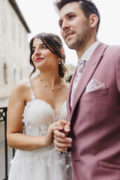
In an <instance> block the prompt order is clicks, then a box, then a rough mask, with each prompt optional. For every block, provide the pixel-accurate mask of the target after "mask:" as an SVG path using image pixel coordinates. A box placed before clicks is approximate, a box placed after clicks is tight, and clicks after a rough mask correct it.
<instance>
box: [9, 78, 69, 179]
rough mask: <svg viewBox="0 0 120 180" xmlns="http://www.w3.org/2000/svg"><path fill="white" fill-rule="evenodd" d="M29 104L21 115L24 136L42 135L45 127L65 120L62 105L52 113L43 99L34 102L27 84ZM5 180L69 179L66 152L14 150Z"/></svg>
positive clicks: (50, 148)
mask: <svg viewBox="0 0 120 180" xmlns="http://www.w3.org/2000/svg"><path fill="white" fill-rule="evenodd" d="M27 83H28V85H29V87H30V91H31V101H30V102H27V104H26V106H25V110H24V114H23V123H24V134H27V135H30V136H42V135H45V134H46V132H47V129H48V126H49V125H50V124H51V123H52V122H54V121H57V120H58V119H67V110H66V103H64V104H63V106H62V107H61V109H60V111H55V110H54V109H53V108H52V107H51V105H49V104H48V103H46V102H45V101H43V100H40V99H35V96H34V93H33V91H32V88H31V84H30V81H28V82H27ZM9 180H72V163H71V154H70V153H60V152H57V151H56V150H55V148H54V145H53V144H52V145H50V146H48V147H44V148H40V149H39V150H31V151H22V150H16V153H15V156H14V158H13V160H12V161H11V167H10V172H9Z"/></svg>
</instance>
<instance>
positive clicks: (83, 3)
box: [55, 0, 100, 31]
mask: <svg viewBox="0 0 120 180" xmlns="http://www.w3.org/2000/svg"><path fill="white" fill-rule="evenodd" d="M71 2H78V3H79V5H80V9H82V11H83V12H84V15H85V17H86V18H89V16H90V15H91V14H96V15H97V17H98V23H97V29H96V31H98V29H99V24H100V14H99V11H98V9H97V7H96V5H95V4H94V3H93V2H92V1H91V0H56V1H55V6H56V7H57V9H58V10H59V11H60V10H61V9H62V8H63V6H65V5H66V4H68V3H71Z"/></svg>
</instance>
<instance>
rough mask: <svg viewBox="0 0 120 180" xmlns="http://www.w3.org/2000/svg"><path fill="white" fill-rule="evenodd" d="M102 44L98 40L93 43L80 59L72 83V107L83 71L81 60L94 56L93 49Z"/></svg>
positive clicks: (87, 59)
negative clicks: (80, 66) (81, 69)
mask: <svg viewBox="0 0 120 180" xmlns="http://www.w3.org/2000/svg"><path fill="white" fill-rule="evenodd" d="M99 44H100V41H96V42H95V43H93V44H92V45H91V46H90V47H89V48H88V49H87V50H86V51H85V52H84V54H83V55H82V57H81V58H80V59H79V60H78V65H77V72H76V75H75V78H74V81H73V85H72V90H71V98H70V106H71V107H72V104H73V97H74V92H75V89H76V87H77V85H78V83H79V80H80V78H81V75H82V73H80V71H79V65H80V62H81V61H86V64H87V62H88V61H89V59H90V57H91V56H92V53H93V51H94V50H95V48H96V47H97V46H98V45H99Z"/></svg>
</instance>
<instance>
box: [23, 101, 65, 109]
mask: <svg viewBox="0 0 120 180" xmlns="http://www.w3.org/2000/svg"><path fill="white" fill-rule="evenodd" d="M34 101H40V102H44V103H45V104H46V105H47V106H49V107H50V108H51V109H52V110H53V111H54V112H57V111H61V109H62V108H63V107H64V106H65V104H66V101H64V103H63V104H62V106H61V107H60V108H59V109H54V108H53V107H52V106H51V104H49V103H47V102H46V101H44V100H43V99H38V98H35V99H32V100H31V101H27V102H26V106H27V104H30V103H32V102H34Z"/></svg>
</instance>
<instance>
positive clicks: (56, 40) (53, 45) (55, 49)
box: [29, 33, 67, 78]
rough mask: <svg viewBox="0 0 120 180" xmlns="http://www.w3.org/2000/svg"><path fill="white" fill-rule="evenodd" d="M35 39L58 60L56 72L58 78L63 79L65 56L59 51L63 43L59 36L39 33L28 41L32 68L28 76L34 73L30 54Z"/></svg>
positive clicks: (34, 69)
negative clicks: (41, 42)
mask: <svg viewBox="0 0 120 180" xmlns="http://www.w3.org/2000/svg"><path fill="white" fill-rule="evenodd" d="M35 38H39V39H41V40H42V41H43V43H44V44H45V45H46V46H47V47H48V49H49V50H50V51H51V52H52V53H54V54H56V55H57V56H58V57H59V58H60V63H58V72H59V75H60V77H62V78H63V77H64V75H65V72H66V70H67V69H66V67H65V64H64V63H65V54H64V53H62V52H61V49H63V43H62V40H61V39H60V37H59V36H57V35H56V34H53V33H40V34H37V35H36V36H34V37H33V38H32V39H31V41H30V59H29V60H30V64H31V65H32V66H33V71H32V72H31V74H30V77H31V76H32V74H33V73H34V72H35V71H36V68H35V66H34V64H33V61H32V54H33V50H32V48H33V41H34V39H35Z"/></svg>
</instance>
